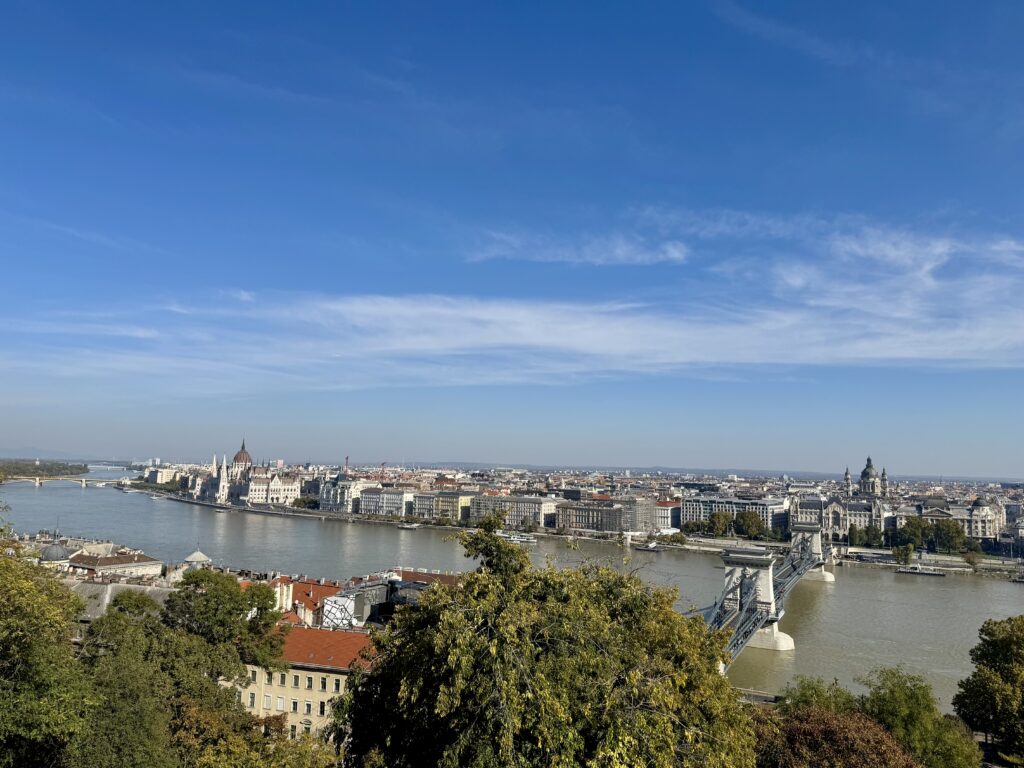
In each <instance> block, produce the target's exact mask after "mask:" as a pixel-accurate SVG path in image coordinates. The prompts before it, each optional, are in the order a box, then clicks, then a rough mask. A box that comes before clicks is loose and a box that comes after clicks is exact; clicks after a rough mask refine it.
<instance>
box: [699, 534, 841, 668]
mask: <svg viewBox="0 0 1024 768" xmlns="http://www.w3.org/2000/svg"><path fill="white" fill-rule="evenodd" d="M791 530H792V534H793V538H792V545H791V547H790V549H789V551H788V553H787V554H786V555H785V556H779V555H776V554H774V553H773V552H771V551H770V550H768V549H766V548H765V547H734V548H727V549H726V550H725V551H723V552H722V560H723V561H724V562H725V588H724V589H723V590H722V593H721V594H720V595H719V596H718V599H717V600H716V601H715V603H714V604H713V605H711V606H709V607H708V608H706V609H704V611H703V613H704V620H705V621H706V622H707V623H708V626H710V627H711V628H712V629H725V630H731V631H732V635H731V637H730V639H729V643H728V645H727V647H726V649H727V650H728V652H729V657H730V659H731V660H732V661H735V660H736V657H737V656H739V654H740V652H741V651H742V650H743V649H744V648H746V647H747V646H748V645H751V646H753V647H755V648H768V649H771V650H777V651H789V650H793V649H794V647H795V645H794V643H793V638H792V637H790V636H789V635H787V634H785V633H784V632H780V631H779V628H778V622H779V619H781V618H782V617H783V615H784V614H785V609H784V604H785V600H786V596H787V595H788V594H789V592H790V590H791V589H792V588H793V586H794V585H795V584H796V583H797V582H798V581H800V579H801V578H807V579H808V580H814V581H835V577H834V576H833V575H832V574H831V573H830V572H829V571H826V570H825V568H824V566H825V563H826V562H831V560H832V545H831V543H825V542H823V541H822V535H821V526H820V525H819V524H817V523H794V524H793V526H792V529H791Z"/></svg>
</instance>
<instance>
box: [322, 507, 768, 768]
mask: <svg viewBox="0 0 1024 768" xmlns="http://www.w3.org/2000/svg"><path fill="white" fill-rule="evenodd" d="M496 525H497V523H496V521H494V520H489V521H486V522H485V523H484V524H483V525H482V526H481V529H480V530H479V531H478V532H475V533H472V534H468V533H463V534H462V535H461V537H460V538H461V540H462V542H463V545H464V547H465V548H466V553H467V555H468V556H472V557H475V558H477V559H478V560H479V561H480V563H481V564H480V567H479V569H478V570H477V571H476V572H474V573H471V574H466V575H464V576H463V577H462V579H461V580H460V582H459V584H458V585H456V586H446V585H442V584H435V585H434V586H432V587H431V589H430V590H429V591H427V592H426V593H424V595H423V596H422V598H421V600H420V602H419V603H418V604H417V605H411V606H407V607H404V608H402V609H400V610H399V611H397V613H396V615H395V618H394V619H393V620H392V622H391V623H390V624H389V625H388V626H387V628H386V629H385V630H383V631H382V632H378V633H375V635H374V646H375V648H376V655H375V657H374V659H373V662H372V665H371V666H370V668H369V669H368V670H367V671H366V672H365V673H362V674H359V675H356V676H354V677H353V679H351V680H350V683H349V689H348V692H347V694H346V696H345V697H343V698H342V700H341V701H340V703H339V704H338V706H337V708H336V710H335V716H336V727H335V733H336V738H337V739H339V740H343V751H344V754H345V763H346V764H347V765H350V766H371V765H375V766H384V765H387V766H394V767H396V768H403V767H405V766H419V765H437V766H448V767H450V768H455V766H462V765H467V766H468V765H471V766H478V767H479V768H487V767H489V766H521V767H523V768H525V767H526V766H534V765H547V766H558V767H564V768H568V766H598V765H600V766H629V765H650V766H655V767H657V766H665V767H666V768H667V766H698V765H699V766H711V767H712V768H714V767H715V766H719V767H721V768H724V767H725V766H736V767H737V768H741V767H742V766H752V765H753V738H752V730H751V725H750V721H749V719H748V717H747V715H746V713H745V711H744V709H743V707H742V706H741V705H740V704H739V703H738V701H737V699H736V696H735V694H734V692H733V691H732V689H731V686H730V685H729V683H728V681H727V680H726V679H725V678H724V677H723V676H722V675H721V674H719V672H718V665H719V663H720V662H722V661H723V660H724V659H725V656H724V655H723V639H724V638H723V637H722V636H721V635H719V634H717V633H711V632H709V631H708V629H707V627H706V626H705V625H704V623H703V622H702V621H701V620H700V619H693V618H687V617H684V616H681V615H680V614H678V613H676V612H675V611H674V610H673V608H672V604H673V600H674V594H673V593H672V592H670V591H667V590H664V589H659V588H655V587H651V586H648V585H646V584H644V583H643V582H642V581H640V580H639V578H637V577H636V576H635V575H633V574H622V573H618V572H617V571H614V570H612V569H609V568H601V567H598V566H596V565H586V566H583V567H581V568H578V569H563V570H558V569H555V568H554V567H552V566H547V567H544V568H535V567H534V566H532V565H531V564H530V561H529V558H528V557H527V556H526V554H525V553H524V552H523V551H522V550H521V549H520V548H518V547H514V546H511V545H509V544H507V543H505V542H503V541H502V540H501V539H499V538H498V537H497V536H495V535H494V533H493V531H494V530H495V527H496Z"/></svg>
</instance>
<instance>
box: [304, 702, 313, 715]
mask: <svg viewBox="0 0 1024 768" xmlns="http://www.w3.org/2000/svg"><path fill="white" fill-rule="evenodd" d="M306 714H307V715H312V714H313V702H312V701H307V702H306Z"/></svg>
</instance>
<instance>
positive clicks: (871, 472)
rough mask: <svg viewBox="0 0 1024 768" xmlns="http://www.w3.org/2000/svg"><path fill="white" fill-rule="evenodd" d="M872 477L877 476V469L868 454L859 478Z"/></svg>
mask: <svg viewBox="0 0 1024 768" xmlns="http://www.w3.org/2000/svg"><path fill="white" fill-rule="evenodd" d="M874 477H878V471H877V470H876V469H875V465H874V464H872V463H871V457H870V456H868V463H867V466H865V467H864V469H862V470H861V473H860V479H861V480H867V479H869V478H874Z"/></svg>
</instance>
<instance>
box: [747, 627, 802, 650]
mask: <svg viewBox="0 0 1024 768" xmlns="http://www.w3.org/2000/svg"><path fill="white" fill-rule="evenodd" d="M747 645H749V646H750V647H751V648H763V649H764V650H766V651H795V650H796V643H795V642H794V641H793V637H792V635H787V634H786V633H785V632H782V631H780V630H779V625H778V623H777V622H776V623H773V624H769V625H767V626H765V627H761V629H759V630H757V632H755V633H754V634H753V635H751V636H750V640H749V641H748V642H747Z"/></svg>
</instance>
